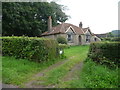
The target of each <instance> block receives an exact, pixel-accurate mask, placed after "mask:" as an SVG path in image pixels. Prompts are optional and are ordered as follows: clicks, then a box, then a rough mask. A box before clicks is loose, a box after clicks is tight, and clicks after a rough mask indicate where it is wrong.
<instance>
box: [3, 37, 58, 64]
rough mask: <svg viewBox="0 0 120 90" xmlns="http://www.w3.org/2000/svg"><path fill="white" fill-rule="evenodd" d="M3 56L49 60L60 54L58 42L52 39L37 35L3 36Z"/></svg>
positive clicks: (39, 60) (37, 60)
mask: <svg viewBox="0 0 120 90" xmlns="http://www.w3.org/2000/svg"><path fill="white" fill-rule="evenodd" d="M1 39H2V54H3V56H14V57H16V58H22V59H28V60H32V61H36V62H41V61H47V60H51V59H54V58H56V57H58V56H59V54H58V53H57V50H58V49H57V48H58V43H57V42H56V41H55V40H52V39H46V38H37V37H24V36H23V37H16V36H12V37H1Z"/></svg>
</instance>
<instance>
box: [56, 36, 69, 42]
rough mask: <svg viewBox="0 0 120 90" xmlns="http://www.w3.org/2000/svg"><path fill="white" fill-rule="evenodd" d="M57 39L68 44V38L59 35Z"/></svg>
mask: <svg viewBox="0 0 120 90" xmlns="http://www.w3.org/2000/svg"><path fill="white" fill-rule="evenodd" d="M57 41H58V43H61V44H67V41H66V39H65V38H64V37H61V36H59V37H58V38H57Z"/></svg>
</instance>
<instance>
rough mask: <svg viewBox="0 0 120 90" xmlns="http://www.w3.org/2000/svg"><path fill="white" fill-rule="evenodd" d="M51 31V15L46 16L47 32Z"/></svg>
mask: <svg viewBox="0 0 120 90" xmlns="http://www.w3.org/2000/svg"><path fill="white" fill-rule="evenodd" d="M51 31H52V19H51V16H49V18H48V32H51Z"/></svg>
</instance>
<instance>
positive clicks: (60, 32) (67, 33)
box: [41, 16, 101, 45]
mask: <svg viewBox="0 0 120 90" xmlns="http://www.w3.org/2000/svg"><path fill="white" fill-rule="evenodd" d="M41 36H42V37H45V38H52V39H57V38H58V37H59V36H62V37H64V38H65V39H66V40H67V43H68V45H85V44H90V43H91V42H97V41H101V39H100V38H98V37H97V36H95V35H94V34H93V33H92V32H91V30H90V28H89V27H87V28H82V22H80V24H79V27H78V26H75V25H73V24H70V23H62V24H59V25H57V26H55V27H52V19H51V16H49V19H48V31H47V32H44V33H43V34H42V35H41Z"/></svg>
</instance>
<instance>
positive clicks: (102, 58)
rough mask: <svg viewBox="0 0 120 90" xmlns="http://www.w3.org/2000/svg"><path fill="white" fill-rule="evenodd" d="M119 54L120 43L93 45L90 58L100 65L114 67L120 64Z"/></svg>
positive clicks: (91, 45)
mask: <svg viewBox="0 0 120 90" xmlns="http://www.w3.org/2000/svg"><path fill="white" fill-rule="evenodd" d="M119 53H120V42H99V43H91V44H90V49H89V54H88V57H89V58H91V59H92V60H93V61H96V62H98V63H101V64H106V65H108V66H109V67H114V66H118V65H119V63H120V55H119Z"/></svg>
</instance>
